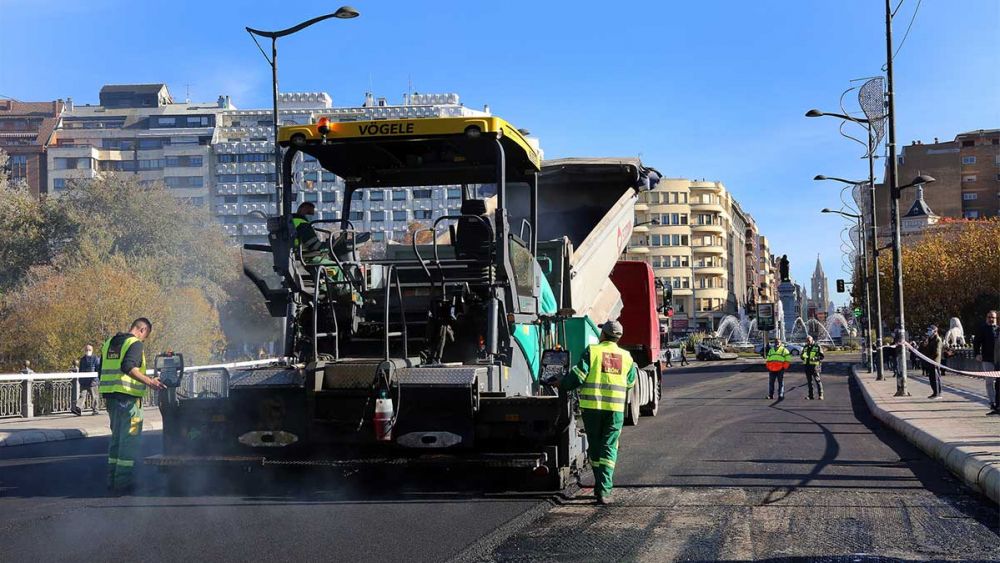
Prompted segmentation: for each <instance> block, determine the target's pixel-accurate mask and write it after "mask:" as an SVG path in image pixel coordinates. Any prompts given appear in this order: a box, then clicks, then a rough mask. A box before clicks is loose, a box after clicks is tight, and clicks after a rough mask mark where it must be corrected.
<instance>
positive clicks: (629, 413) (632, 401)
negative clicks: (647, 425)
mask: <svg viewBox="0 0 1000 563" xmlns="http://www.w3.org/2000/svg"><path fill="white" fill-rule="evenodd" d="M639 385H640V383H639V382H636V384H635V385H633V386H632V390H631V391H630V392H629V394H628V395H629V396H628V401H627V402H626V403H625V426H638V424H639V417H640V416H641V413H640V412H639V408H640V403H639V401H640V397H642V394H641V391H640V389H639Z"/></svg>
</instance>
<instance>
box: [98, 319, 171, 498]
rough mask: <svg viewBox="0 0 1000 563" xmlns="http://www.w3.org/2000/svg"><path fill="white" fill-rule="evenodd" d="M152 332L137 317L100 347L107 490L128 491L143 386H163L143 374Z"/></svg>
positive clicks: (136, 448)
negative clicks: (107, 426) (107, 442)
mask: <svg viewBox="0 0 1000 563" xmlns="http://www.w3.org/2000/svg"><path fill="white" fill-rule="evenodd" d="M152 330H153V324H152V323H150V322H149V319H147V318H145V317H140V318H138V319H136V320H135V321H133V322H132V326H131V328H130V329H129V331H128V332H120V333H118V334H116V335H114V336H112V337H111V338H109V339H107V340H106V341H105V342H104V345H103V346H101V379H100V383H99V384H98V389H99V390H100V392H101V395H102V396H103V397H104V400H105V402H106V403H107V409H108V416H109V417H110V419H111V445H110V447H109V448H108V489H109V490H110V491H112V492H116V493H122V492H128V491H129V490H131V488H132V486H133V481H132V473H133V471H134V470H135V461H136V458H137V457H139V439H140V436H141V435H142V397H143V396H144V395H145V394H146V387H147V386H149V387H152V388H153V389H163V388H164V385H163V383H160V381H159V380H158V379H153V378H152V377H149V376H148V375H146V355H145V353H144V352H143V349H142V342H143V341H144V340H146V338H147V337H148V336H149V333H150V331H152Z"/></svg>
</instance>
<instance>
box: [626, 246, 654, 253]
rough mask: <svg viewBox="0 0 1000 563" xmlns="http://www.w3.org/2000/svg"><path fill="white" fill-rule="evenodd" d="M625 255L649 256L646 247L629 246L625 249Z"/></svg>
mask: <svg viewBox="0 0 1000 563" xmlns="http://www.w3.org/2000/svg"><path fill="white" fill-rule="evenodd" d="M625 252H626V253H627V254H649V247H648V246H629V247H628V248H626V249H625Z"/></svg>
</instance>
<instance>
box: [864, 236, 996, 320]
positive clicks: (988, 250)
mask: <svg viewBox="0 0 1000 563" xmlns="http://www.w3.org/2000/svg"><path fill="white" fill-rule="evenodd" d="M902 257H903V299H904V303H903V305H904V307H905V312H906V326H907V328H908V329H909V332H910V334H911V335H915V334H921V333H922V332H923V329H924V328H925V327H927V326H928V325H930V324H936V325H937V326H938V327H947V326H948V321H949V319H951V318H952V317H958V318H959V319H961V321H962V325H963V326H964V327H965V329H966V331H970V330H975V327H978V326H979V325H980V324H981V323H982V321H983V318H984V317H985V314H986V312H987V311H989V310H990V309H997V308H1000V218H996V217H993V218H989V219H978V220H962V219H958V220H956V219H947V218H942V220H941V222H939V223H938V224H937V225H935V226H933V227H931V228H929V229H928V230H927V231H925V232H924V233H921V234H920V235H911V236H909V237H907V238H906V239H904V241H903V248H902ZM880 258H881V260H880V263H879V270H880V271H879V282H880V283H881V290H882V318H883V321H884V322H885V324H886V325H887V328H892V327H893V326H894V319H896V318H897V317H898V314H897V312H896V308H895V285H894V283H893V274H892V255H891V253H889V252H883V253H882V254H881V255H880Z"/></svg>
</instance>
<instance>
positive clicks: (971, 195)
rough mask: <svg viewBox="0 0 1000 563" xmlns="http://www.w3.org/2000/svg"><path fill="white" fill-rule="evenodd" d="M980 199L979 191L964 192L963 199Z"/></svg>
mask: <svg viewBox="0 0 1000 563" xmlns="http://www.w3.org/2000/svg"><path fill="white" fill-rule="evenodd" d="M977 199H979V194H977V193H968V192H966V193H964V194H962V201H975V200H977Z"/></svg>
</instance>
